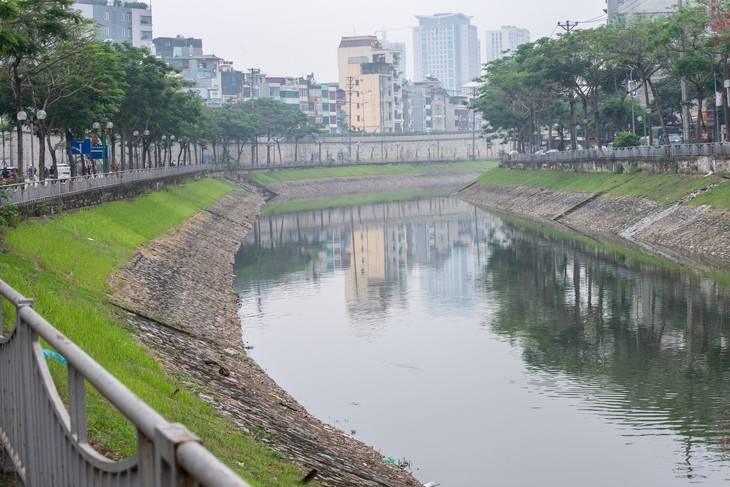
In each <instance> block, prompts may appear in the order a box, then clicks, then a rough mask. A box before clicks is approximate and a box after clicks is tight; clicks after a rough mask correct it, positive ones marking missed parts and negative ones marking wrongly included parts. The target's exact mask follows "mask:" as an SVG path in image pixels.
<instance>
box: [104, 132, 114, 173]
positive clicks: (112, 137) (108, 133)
mask: <svg viewBox="0 0 730 487" xmlns="http://www.w3.org/2000/svg"><path fill="white" fill-rule="evenodd" d="M106 134H107V136H108V137H109V139H108V140H110V141H111V145H112V157H111V163H112V168H114V169H115V170H116V158H115V157H114V156H115V153H114V152H115V151H114V145H115V144H114V124H113V123H112V122H111V121H109V122H107V123H106ZM104 147H105V150H106V151H108V149H106V147H107V146H106V145H105V146H104ZM104 156H107V154H106V152H105V153H104ZM106 160H107V159H106V158H105V159H104V161H105V162H106ZM104 172H107V167H106V165H105V167H104Z"/></svg>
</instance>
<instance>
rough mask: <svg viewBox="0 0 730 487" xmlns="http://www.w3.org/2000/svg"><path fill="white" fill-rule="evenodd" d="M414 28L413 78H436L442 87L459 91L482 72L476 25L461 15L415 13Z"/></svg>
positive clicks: (416, 79) (454, 91) (418, 79)
mask: <svg viewBox="0 0 730 487" xmlns="http://www.w3.org/2000/svg"><path fill="white" fill-rule="evenodd" d="M416 18H417V19H418V23H419V25H418V27H415V28H414V29H413V44H414V51H415V53H414V65H415V81H417V82H420V81H424V80H426V79H427V78H428V77H436V78H438V79H439V80H440V81H441V83H442V84H443V87H444V88H445V89H446V90H447V91H449V92H451V93H454V94H456V93H458V92H459V90H460V89H461V87H462V86H464V85H465V84H466V83H468V82H470V81H472V80H473V79H475V78H477V77H479V76H480V74H481V54H480V47H479V38H478V35H477V28H476V26H473V25H471V21H470V18H471V17H467V16H466V15H464V14H461V13H458V14H453V13H444V14H436V15H430V16H417V17H416Z"/></svg>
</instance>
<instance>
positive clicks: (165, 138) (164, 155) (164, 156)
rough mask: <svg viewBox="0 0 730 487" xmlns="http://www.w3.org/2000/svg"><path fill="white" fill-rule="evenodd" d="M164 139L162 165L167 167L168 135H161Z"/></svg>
mask: <svg viewBox="0 0 730 487" xmlns="http://www.w3.org/2000/svg"><path fill="white" fill-rule="evenodd" d="M160 139H161V140H162V164H161V167H165V164H166V163H167V135H163V136H162V137H160Z"/></svg>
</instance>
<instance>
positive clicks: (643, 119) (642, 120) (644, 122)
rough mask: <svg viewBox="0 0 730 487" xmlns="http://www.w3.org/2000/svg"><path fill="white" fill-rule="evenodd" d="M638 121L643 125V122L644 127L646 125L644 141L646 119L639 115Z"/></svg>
mask: <svg viewBox="0 0 730 487" xmlns="http://www.w3.org/2000/svg"><path fill="white" fill-rule="evenodd" d="M636 120H638V121H639V123H642V122H643V125H644V139H646V119H645V118H644V117H642V116H641V115H639V116H638V117H636Z"/></svg>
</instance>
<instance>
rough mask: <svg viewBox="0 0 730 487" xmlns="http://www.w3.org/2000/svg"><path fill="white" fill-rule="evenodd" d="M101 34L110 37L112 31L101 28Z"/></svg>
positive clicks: (107, 28)
mask: <svg viewBox="0 0 730 487" xmlns="http://www.w3.org/2000/svg"><path fill="white" fill-rule="evenodd" d="M101 34H102V35H105V36H110V35H112V30H111V29H110V28H109V27H102V28H101Z"/></svg>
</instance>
